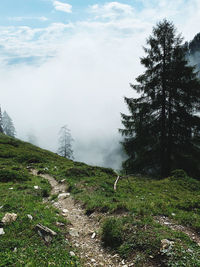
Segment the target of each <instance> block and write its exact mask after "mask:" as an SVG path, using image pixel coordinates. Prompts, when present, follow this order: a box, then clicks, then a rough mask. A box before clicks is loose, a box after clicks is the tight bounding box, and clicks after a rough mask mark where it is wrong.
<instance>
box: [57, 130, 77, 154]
mask: <svg viewBox="0 0 200 267" xmlns="http://www.w3.org/2000/svg"><path fill="white" fill-rule="evenodd" d="M73 141H74V140H73V138H72V136H71V133H70V130H69V129H68V128H67V125H64V126H63V127H61V129H60V132H59V140H58V142H59V147H58V154H59V155H60V156H62V157H65V158H69V159H73V158H74V156H73V150H72V142H73Z"/></svg>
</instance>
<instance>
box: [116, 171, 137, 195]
mask: <svg viewBox="0 0 200 267" xmlns="http://www.w3.org/2000/svg"><path fill="white" fill-rule="evenodd" d="M130 176H134V174H129V175H125V176H119V175H118V176H117V179H116V180H115V183H114V191H117V183H118V181H119V179H120V178H127V179H128V178H129V177H130ZM128 182H129V184H130V181H129V179H128Z"/></svg>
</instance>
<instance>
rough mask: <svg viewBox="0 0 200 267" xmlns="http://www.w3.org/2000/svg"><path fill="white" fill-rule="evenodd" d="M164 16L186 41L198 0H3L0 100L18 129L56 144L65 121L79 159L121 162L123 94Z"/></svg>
mask: <svg viewBox="0 0 200 267" xmlns="http://www.w3.org/2000/svg"><path fill="white" fill-rule="evenodd" d="M164 18H166V19H168V20H170V21H173V22H174V24H175V26H176V28H177V30H178V32H181V33H182V35H183V37H184V38H185V40H187V41H190V40H191V39H193V37H194V36H195V35H196V34H197V33H198V32H200V27H199V25H200V1H199V0H177V1H174V0H151V1H149V0H121V1H98V0H97V1H95V0H78V1H76V0H66V1H65V0H62V1H57V0H17V1H16V0H0V104H1V107H2V110H6V111H7V112H8V114H9V115H10V116H11V118H12V119H13V122H14V124H15V127H16V130H17V137H18V138H21V139H23V140H28V136H30V134H32V135H35V137H36V139H37V143H38V145H40V146H41V147H44V148H46V149H50V150H52V151H56V149H57V146H58V144H57V140H58V132H59V129H60V127H61V126H63V125H65V124H67V125H68V127H69V128H70V129H71V134H72V136H73V138H74V143H73V148H74V154H75V159H76V160H78V161H84V162H87V163H90V164H96V165H103V166H110V167H113V168H119V167H120V164H121V161H122V156H121V154H120V153H119V151H120V147H119V146H120V145H119V141H120V135H119V133H118V129H119V128H120V127H122V125H121V119H120V112H122V113H127V112H128V111H127V108H126V106H125V103H124V100H123V98H124V96H127V97H135V96H136V94H135V92H134V91H133V90H132V89H131V88H130V85H129V84H130V83H134V80H135V78H136V77H137V76H138V75H139V74H141V73H142V71H143V68H142V66H141V65H140V57H142V56H143V48H142V47H143V46H145V41H146V38H147V37H148V36H149V35H150V34H151V31H152V27H153V26H155V25H156V23H157V22H158V21H160V20H162V19H164Z"/></svg>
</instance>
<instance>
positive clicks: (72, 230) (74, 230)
mask: <svg viewBox="0 0 200 267" xmlns="http://www.w3.org/2000/svg"><path fill="white" fill-rule="evenodd" d="M69 234H70V235H71V236H73V237H79V233H78V231H77V230H76V229H74V228H70V229H69Z"/></svg>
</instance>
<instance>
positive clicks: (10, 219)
mask: <svg viewBox="0 0 200 267" xmlns="http://www.w3.org/2000/svg"><path fill="white" fill-rule="evenodd" d="M16 220H17V214H15V213H6V214H5V216H4V217H3V219H2V220H1V221H2V223H4V224H7V223H12V222H15V221H16Z"/></svg>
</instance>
